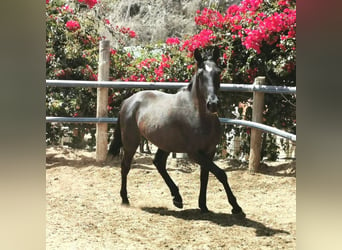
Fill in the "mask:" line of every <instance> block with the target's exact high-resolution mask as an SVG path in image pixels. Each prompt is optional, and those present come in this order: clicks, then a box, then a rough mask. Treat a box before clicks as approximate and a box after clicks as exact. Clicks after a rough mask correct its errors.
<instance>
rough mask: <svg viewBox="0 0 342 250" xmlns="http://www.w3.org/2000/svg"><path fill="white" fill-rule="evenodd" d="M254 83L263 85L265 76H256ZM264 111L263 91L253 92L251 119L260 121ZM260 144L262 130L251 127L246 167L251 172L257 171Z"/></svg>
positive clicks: (259, 159)
mask: <svg viewBox="0 0 342 250" xmlns="http://www.w3.org/2000/svg"><path fill="white" fill-rule="evenodd" d="M253 84H255V85H264V84H265V77H264V76H258V77H256V78H255V79H254V83H253ZM263 112H264V93H262V92H255V91H254V92H253V111H252V121H253V122H258V123H262V122H263V121H262V118H263V117H262V116H263ZM261 144H262V131H261V130H259V129H256V128H252V129H251V141H250V151H249V164H248V168H249V171H250V172H251V173H255V172H257V171H258V168H259V165H260V161H261Z"/></svg>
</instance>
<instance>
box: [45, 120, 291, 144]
mask: <svg viewBox="0 0 342 250" xmlns="http://www.w3.org/2000/svg"><path fill="white" fill-rule="evenodd" d="M219 120H220V122H221V124H232V125H234V124H235V125H241V126H247V127H251V128H257V129H260V130H263V131H266V132H270V133H272V134H276V135H278V136H281V137H284V138H286V139H289V140H291V141H294V142H295V141H296V135H294V134H291V133H288V132H286V131H283V130H280V129H277V128H274V127H271V126H267V125H264V124H261V123H257V122H251V121H246V120H238V119H229V118H219ZM46 122H65V123H112V124H116V123H117V122H118V118H109V117H99V118H94V117H52V116H47V117H46Z"/></svg>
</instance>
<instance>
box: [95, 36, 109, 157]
mask: <svg viewBox="0 0 342 250" xmlns="http://www.w3.org/2000/svg"><path fill="white" fill-rule="evenodd" d="M109 54H110V44H109V41H108V40H105V41H100V46H99V70H98V81H108V79H109ZM96 99H97V102H96V117H97V118H98V117H107V116H108V114H107V104H108V88H97V98H96ZM107 129H108V124H107V123H96V162H103V161H104V160H105V159H106V156H107V145H108V133H107Z"/></svg>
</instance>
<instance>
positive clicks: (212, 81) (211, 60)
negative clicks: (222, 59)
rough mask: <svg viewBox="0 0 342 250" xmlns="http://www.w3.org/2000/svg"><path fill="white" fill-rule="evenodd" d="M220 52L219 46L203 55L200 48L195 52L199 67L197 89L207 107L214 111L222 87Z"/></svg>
mask: <svg viewBox="0 0 342 250" xmlns="http://www.w3.org/2000/svg"><path fill="white" fill-rule="evenodd" d="M219 53H220V52H219V49H218V47H214V49H213V50H211V51H207V52H206V53H205V54H204V56H202V55H201V53H200V52H199V50H198V49H196V50H195V52H194V57H195V59H196V61H197V68H198V70H197V73H196V74H197V75H196V81H197V83H196V85H197V90H198V91H199V93H200V96H201V98H203V99H204V101H205V102H206V107H207V109H208V110H209V111H210V112H212V113H216V112H217V106H218V98H217V93H218V91H219V89H220V74H221V69H220V68H219V66H218V65H217V59H218V58H219V55H220V54H219Z"/></svg>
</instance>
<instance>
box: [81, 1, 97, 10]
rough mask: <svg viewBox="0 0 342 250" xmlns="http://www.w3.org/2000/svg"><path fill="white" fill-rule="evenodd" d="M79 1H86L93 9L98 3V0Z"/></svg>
mask: <svg viewBox="0 0 342 250" xmlns="http://www.w3.org/2000/svg"><path fill="white" fill-rule="evenodd" d="M78 2H79V3H85V4H86V5H88V7H89V8H90V9H91V8H93V7H94V5H95V4H97V0H78Z"/></svg>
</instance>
